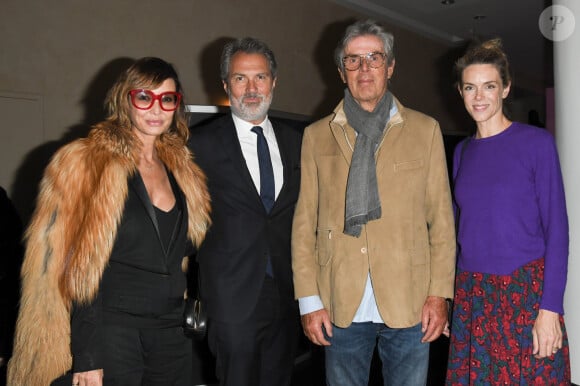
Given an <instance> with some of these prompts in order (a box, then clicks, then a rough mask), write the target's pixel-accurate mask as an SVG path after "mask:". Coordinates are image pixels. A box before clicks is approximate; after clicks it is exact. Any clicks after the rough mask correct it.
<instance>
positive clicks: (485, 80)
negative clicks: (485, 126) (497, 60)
mask: <svg viewBox="0 0 580 386" xmlns="http://www.w3.org/2000/svg"><path fill="white" fill-rule="evenodd" d="M462 82H463V85H461V86H460V87H459V93H460V94H461V97H462V98H463V103H464V104H465V108H466V109H467V112H468V113H469V115H471V117H472V118H473V119H474V120H475V122H477V123H478V124H481V123H493V122H495V120H497V119H501V118H502V117H503V111H502V106H503V100H504V99H505V98H506V97H507V96H508V94H509V92H510V85H509V84H508V85H507V86H504V85H503V84H502V81H501V77H500V75H499V71H498V70H497V68H496V67H495V66H494V65H493V64H472V65H469V66H467V67H466V68H465V69H464V70H463V74H462Z"/></svg>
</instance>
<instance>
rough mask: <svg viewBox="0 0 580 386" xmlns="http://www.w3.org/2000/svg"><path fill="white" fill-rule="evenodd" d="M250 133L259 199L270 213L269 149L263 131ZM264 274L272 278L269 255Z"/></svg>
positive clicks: (255, 129)
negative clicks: (254, 137) (257, 167)
mask: <svg viewBox="0 0 580 386" xmlns="http://www.w3.org/2000/svg"><path fill="white" fill-rule="evenodd" d="M252 131H253V132H254V133H256V135H257V136H258V142H257V144H258V146H257V147H258V163H259V164H260V198H261V199H262V204H263V205H264V208H266V212H267V213H270V210H271V209H272V207H273V206H274V200H275V197H276V191H275V189H274V170H273V169H272V160H271V159H270V149H269V148H268V142H266V137H264V131H263V130H262V128H261V127H260V126H254V127H252ZM266 274H267V275H268V276H270V277H274V271H273V269H272V261H271V259H270V255H269V254H268V261H267V263H266Z"/></svg>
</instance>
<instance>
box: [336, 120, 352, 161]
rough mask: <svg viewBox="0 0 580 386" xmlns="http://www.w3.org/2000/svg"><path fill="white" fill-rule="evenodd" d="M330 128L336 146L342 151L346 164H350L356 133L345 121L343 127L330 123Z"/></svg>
mask: <svg viewBox="0 0 580 386" xmlns="http://www.w3.org/2000/svg"><path fill="white" fill-rule="evenodd" d="M330 130H331V132H332V135H333V136H334V139H335V141H336V143H337V144H338V148H339V149H340V152H341V153H342V155H343V157H344V159H345V160H346V163H347V165H349V166H350V162H351V160H352V153H353V151H354V144H355V142H356V134H355V131H354V129H353V128H352V127H350V126H349V125H348V124H347V123H346V122H345V123H344V128H343V127H342V126H341V125H340V124H338V123H333V122H331V123H330Z"/></svg>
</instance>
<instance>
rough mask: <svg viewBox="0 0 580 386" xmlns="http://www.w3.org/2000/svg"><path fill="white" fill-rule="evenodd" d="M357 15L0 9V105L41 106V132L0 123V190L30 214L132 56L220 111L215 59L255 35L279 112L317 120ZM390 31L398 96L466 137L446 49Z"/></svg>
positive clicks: (334, 93)
mask: <svg viewBox="0 0 580 386" xmlns="http://www.w3.org/2000/svg"><path fill="white" fill-rule="evenodd" d="M357 17H360V15H357V14H356V13H354V12H353V11H351V10H349V9H346V8H343V7H341V6H339V5H337V4H335V3H333V2H330V1H328V0H292V1H280V0H278V1H276V0H274V1H263V0H243V1H241V0H211V1H210V0H207V1H196V0H165V1H159V0H141V1H138V2H137V1H119V0H99V1H88V0H58V1H41V0H2V5H1V9H0V50H1V51H0V102H1V101H2V100H5V98H3V97H6V96H14V95H16V96H21V95H24V96H27V95H32V96H34V98H36V100H38V101H40V102H39V104H38V106H40V107H37V108H36V107H35V109H34V111H33V112H31V114H33V113H34V114H37V116H35V117H33V118H31V119H27V121H30V122H40V123H38V126H40V127H36V126H35V127H30V126H28V127H27V126H26V125H24V124H23V123H22V122H20V119H19V117H20V113H18V112H17V111H16V110H11V111H14V113H13V114H9V115H10V119H9V120H6V119H3V120H2V121H1V122H2V123H1V124H0V130H1V131H2V132H5V131H12V134H11V136H10V137H6V136H3V137H2V138H3V143H2V144H0V152H1V153H2V154H3V158H2V159H3V160H9V161H10V162H8V164H3V167H2V170H1V173H0V184H1V185H2V186H4V187H5V188H6V189H7V190H8V192H9V194H10V195H11V197H12V198H13V200H15V201H16V203H17V206H18V207H19V209H20V210H21V211H23V212H24V213H23V215H24V216H25V217H26V216H27V215H28V213H27V210H28V208H27V207H29V206H30V201H31V200H33V197H34V195H35V192H34V191H33V189H31V186H36V183H37V180H38V178H39V175H40V172H41V169H42V167H43V166H44V164H45V163H46V160H47V158H48V156H49V155H50V154H52V152H53V151H54V149H55V148H57V147H58V146H60V145H62V144H63V143H64V142H66V141H68V140H70V139H72V138H75V137H78V136H80V135H84V134H85V133H86V129H87V127H88V124H91V123H94V122H95V121H96V120H99V119H101V117H102V101H103V98H104V96H105V92H106V90H107V88H108V87H109V86H110V85H111V82H112V81H113V79H114V76H116V75H117V74H118V72H119V69H120V68H123V67H124V66H125V65H126V64H127V63H128V60H129V59H131V58H137V57H142V56H159V57H162V58H164V59H166V60H168V61H170V62H172V63H173V64H174V65H175V66H176V68H177V70H178V72H179V74H180V77H181V79H182V82H183V85H184V88H185V90H186V99H185V101H186V103H188V104H218V103H220V101H222V100H223V91H222V88H221V85H220V80H219V75H218V67H219V63H218V61H219V53H220V50H221V47H222V45H223V43H224V41H225V39H227V38H229V37H239V36H245V35H250V36H254V37H258V38H261V39H263V40H264V41H266V42H267V43H268V44H269V45H270V46H271V48H272V49H273V50H274V52H275V53H276V56H277V59H278V62H279V67H280V70H279V77H278V83H277V88H276V96H275V98H274V104H273V106H272V107H273V108H274V109H276V110H282V111H288V112H292V113H297V114H303V115H307V116H311V117H313V118H319V117H321V116H322V115H324V114H326V113H328V112H330V110H331V109H332V108H333V107H334V105H335V104H336V103H337V102H338V101H339V100H340V98H341V96H342V88H343V86H342V85H341V83H340V80H339V77H338V75H337V72H336V68H335V67H334V64H333V59H332V52H333V50H334V47H335V45H336V42H337V40H338V37H339V36H340V34H341V33H342V32H343V31H344V27H345V25H347V24H349V23H350V22H351V21H352V20H353V18H357ZM387 26H388V25H387ZM388 27H389V29H390V30H391V31H392V32H393V33H394V35H395V53H396V57H397V59H396V60H397V65H396V68H395V75H394V80H393V83H392V90H393V91H394V93H395V94H396V95H397V96H398V97H399V98H400V99H401V101H402V102H403V103H404V104H406V105H408V106H410V107H414V108H416V109H419V110H421V111H424V112H426V113H429V114H431V115H433V116H435V117H436V118H437V119H439V120H440V122H441V124H442V128H443V129H444V130H446V131H456V130H460V129H462V128H463V125H462V124H461V123H457V122H458V121H457V119H460V121H459V122H461V117H462V114H463V111H462V107H461V106H460V100H459V99H458V98H456V97H455V96H454V95H453V96H450V95H449V93H450V90H451V91H452V88H451V80H450V78H449V77H448V76H449V74H450V63H451V61H450V59H449V58H450V56H449V54H450V53H452V51H451V50H450V49H449V48H448V47H446V46H444V45H442V44H440V43H436V42H433V41H430V40H428V39H426V38H423V37H419V36H417V35H415V34H413V33H410V32H406V31H404V30H401V29H397V28H395V27H393V26H388ZM449 98H451V102H450V101H449ZM35 106H36V105H35ZM3 118H5V117H3ZM6 138H8V139H6ZM13 142H14V143H18V144H19V146H14V143H13Z"/></svg>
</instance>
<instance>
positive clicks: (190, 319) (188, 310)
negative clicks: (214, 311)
mask: <svg viewBox="0 0 580 386" xmlns="http://www.w3.org/2000/svg"><path fill="white" fill-rule="evenodd" d="M199 276H200V275H199V269H198V273H197V283H196V287H197V291H196V294H195V296H188V297H187V299H186V300H185V309H184V310H183V331H184V333H185V335H186V336H187V337H189V338H194V339H196V340H202V339H203V338H205V334H206V332H207V312H206V309H205V304H204V303H203V302H202V301H201V297H200V285H199V281H200V277H199Z"/></svg>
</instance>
